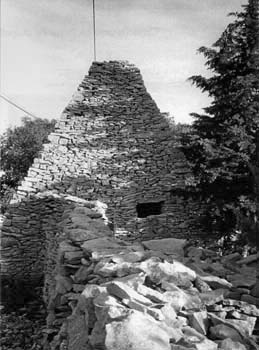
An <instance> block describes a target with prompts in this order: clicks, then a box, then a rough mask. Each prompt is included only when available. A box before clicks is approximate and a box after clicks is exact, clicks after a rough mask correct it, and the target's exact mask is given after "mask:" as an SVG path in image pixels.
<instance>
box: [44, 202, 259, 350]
mask: <svg viewBox="0 0 259 350" xmlns="http://www.w3.org/2000/svg"><path fill="white" fill-rule="evenodd" d="M258 259H259V255H258V254H254V255H250V256H249V257H248V258H246V259H243V258H242V256H241V255H239V254H231V255H229V256H225V257H220V256H218V255H217V254H216V253H215V252H214V251H212V250H209V249H203V248H199V247H194V246H188V242H187V241H186V240H185V239H174V238H165V239H161V240H148V241H143V242H141V243H140V242H135V243H129V242H125V241H122V240H119V239H116V238H114V237H113V234H112V232H111V231H110V229H109V227H108V226H107V220H106V217H105V212H104V210H103V206H102V205H101V203H100V202H88V201H85V202H81V203H80V204H77V205H75V207H74V209H73V210H67V211H66V212H64V214H63V218H62V221H61V223H60V234H59V236H58V237H57V259H56V267H55V270H54V271H55V273H54V274H53V277H52V280H49V281H48V288H47V289H46V291H47V294H46V296H45V299H46V301H47V304H48V317H47V331H46V334H47V337H46V342H47V343H48V344H49V346H50V348H51V350H64V349H69V350H81V349H82V350H83V349H84V350H86V349H89V350H95V349H96V350H97V349H107V350H116V349H117V350H129V349H131V350H134V349H135V350H150V349H152V350H153V349H154V350H164V349H165V350H184V349H193V350H214V349H215V350H216V349H222V350H234V349H235V350H245V349H247V350H254V349H258V346H257V345H256V341H257V339H258V338H257V337H258V335H259V324H258V318H259V309H258V306H259V304H258V301H259V295H258V280H256V272H255V271H256V269H255V264H258Z"/></svg>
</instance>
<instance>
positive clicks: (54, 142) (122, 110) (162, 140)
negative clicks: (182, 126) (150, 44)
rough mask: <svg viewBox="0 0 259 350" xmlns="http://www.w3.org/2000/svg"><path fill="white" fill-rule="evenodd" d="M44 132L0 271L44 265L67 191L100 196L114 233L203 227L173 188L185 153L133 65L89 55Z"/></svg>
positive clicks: (35, 273)
mask: <svg viewBox="0 0 259 350" xmlns="http://www.w3.org/2000/svg"><path fill="white" fill-rule="evenodd" d="M49 140H50V142H49V143H47V144H45V145H44V149H43V151H42V152H41V154H40V156H39V157H38V158H37V159H35V160H34V163H33V165H32V166H31V168H30V169H29V171H28V175H27V177H26V178H25V179H24V181H23V182H22V184H21V186H20V187H19V188H18V191H17V196H16V198H15V199H14V200H13V201H12V204H11V206H10V208H9V211H8V213H7V219H6V221H5V223H4V226H3V238H2V260H3V274H4V275H9V276H10V275H11V276H19V278H22V279H35V278H36V277H40V275H42V271H43V268H44V267H43V266H44V257H45V251H46V244H47V246H51V244H52V241H53V240H52V238H53V237H54V236H55V235H56V234H57V233H58V230H59V228H58V225H57V222H58V221H59V219H60V217H61V216H62V214H63V212H64V210H66V208H68V207H70V205H71V199H70V198H69V196H77V197H79V198H81V199H82V200H100V201H102V202H104V203H105V204H106V205H107V210H106V215H107V218H108V221H109V224H110V225H109V226H110V228H112V231H113V233H114V234H116V235H119V234H120V235H122V234H123V233H126V234H127V237H129V238H132V239H136V238H137V239H150V238H154V237H156V238H165V237H183V236H184V237H186V236H195V235H200V234H201V228H200V224H199V220H198V219H199V215H200V213H201V209H200V205H199V204H198V202H196V203H195V202H194V201H193V200H192V199H190V198H183V197H181V196H179V192H181V191H182V190H183V189H184V186H185V179H186V177H187V176H188V175H189V174H190V172H189V169H188V167H187V166H186V162H185V159H184V156H183V154H182V153H181V152H180V151H179V149H178V147H177V146H178V145H177V140H176V138H175V136H174V134H173V131H172V130H171V128H170V123H169V121H168V120H167V119H166V118H165V116H164V115H163V114H161V113H160V111H159V109H158V108H157V106H156V104H155V102H154V101H153V100H152V98H151V96H150V95H149V94H148V92H147V91H146V88H145V86H144V83H143V80H142V77H141V74H140V71H139V70H138V69H137V68H136V67H135V66H133V65H131V64H129V63H127V62H117V61H112V62H103V63H98V62H95V63H93V65H92V66H91V68H90V70H89V75H87V76H85V78H84V80H83V81H82V83H81V84H80V85H79V87H78V89H77V92H76V93H75V94H74V96H73V98H72V100H71V102H70V103H69V104H68V106H67V107H66V109H65V110H64V112H63V113H62V115H61V118H60V120H59V121H58V123H57V125H56V129H55V132H54V133H52V134H51V135H50V136H49ZM46 237H47V240H46Z"/></svg>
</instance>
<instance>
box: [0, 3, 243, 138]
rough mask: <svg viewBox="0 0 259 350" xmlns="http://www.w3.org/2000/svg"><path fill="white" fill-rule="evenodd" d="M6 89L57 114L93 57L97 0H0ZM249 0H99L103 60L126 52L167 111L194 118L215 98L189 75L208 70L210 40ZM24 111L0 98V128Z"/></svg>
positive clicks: (44, 114) (25, 103)
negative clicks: (203, 51)
mask: <svg viewBox="0 0 259 350" xmlns="http://www.w3.org/2000/svg"><path fill="white" fill-rule="evenodd" d="M0 1H1V65H0V70H1V71H0V77H1V78H0V79H1V93H2V94H4V95H6V96H7V97H9V98H10V99H11V100H13V101H14V102H16V103H17V104H19V105H20V106H22V107H24V108H25V109H26V110H28V111H29V112H31V113H33V114H34V115H36V116H38V117H41V118H48V119H51V118H56V119H58V118H59V116H60V114H61V112H62V110H63V109H64V108H65V106H66V105H67V103H68V102H69V100H70V99H71V96H72V95H73V93H74V91H75V90H76V88H77V86H78V84H79V83H80V82H81V80H82V79H83V77H84V75H85V74H87V72H88V70H89V68H90V66H91V63H92V61H93V18H92V0H0ZM245 3H246V0H228V1H226V0H95V7H96V40H97V61H104V60H106V61H108V60H128V61H129V62H130V63H134V64H135V65H136V66H137V67H138V68H139V69H140V70H141V73H142V75H143V78H144V82H145V85H146V88H147V90H148V92H149V93H150V94H151V96H152V97H153V99H154V100H155V101H156V103H157V105H158V107H159V108H160V110H161V112H169V113H170V114H171V115H172V116H173V117H174V119H175V121H176V122H182V123H190V122H191V121H192V118H191V117H190V115H189V114H190V113H192V112H201V111H202V108H203V107H206V106H207V105H208V104H209V99H208V97H207V96H206V94H204V93H201V92H200V90H199V89H197V88H196V87H195V86H192V85H191V83H190V82H189V81H187V79H188V78H189V77H190V76H192V75H196V74H203V75H204V74H205V75H206V74H208V72H207V71H206V68H205V65H204V63H205V60H204V58H203V57H202V56H201V55H199V54H197V49H198V48H199V47H200V46H211V45H212V44H213V43H214V42H215V41H216V40H217V39H218V37H219V36H220V34H221V33H222V31H223V30H224V28H225V27H226V25H227V24H228V23H229V22H230V21H231V18H229V17H228V16H227V14H228V13H229V12H232V11H239V10H240V9H241V5H242V4H245ZM24 115H25V113H23V112H22V111H19V110H17V109H16V108H14V107H12V106H10V105H9V104H8V103H6V102H4V101H3V100H0V133H2V132H3V131H4V130H5V129H6V128H7V127H9V126H15V125H19V124H20V121H21V118H22V117H23V116H24Z"/></svg>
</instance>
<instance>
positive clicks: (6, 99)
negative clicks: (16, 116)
mask: <svg viewBox="0 0 259 350" xmlns="http://www.w3.org/2000/svg"><path fill="white" fill-rule="evenodd" d="M0 98H2V99H3V100H5V101H6V102H8V103H9V104H10V105H12V106H14V107H16V108H17V109H20V110H21V111H23V112H24V113H26V114H28V115H30V116H31V117H32V118H35V119H40V118H39V117H36V115H34V114H33V113H31V112H28V111H26V109H24V108H23V107H21V106H19V105H18V104H17V103H15V102H13V101H11V100H10V99H9V98H8V97H6V96H4V95H2V94H0Z"/></svg>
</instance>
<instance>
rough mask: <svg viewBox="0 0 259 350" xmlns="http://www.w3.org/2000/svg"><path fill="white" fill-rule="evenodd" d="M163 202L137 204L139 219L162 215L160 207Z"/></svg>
mask: <svg viewBox="0 0 259 350" xmlns="http://www.w3.org/2000/svg"><path fill="white" fill-rule="evenodd" d="M163 203H164V202H151V203H139V204H137V214H138V217H139V218H146V217H147V216H150V215H160V214H162V206H163Z"/></svg>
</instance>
